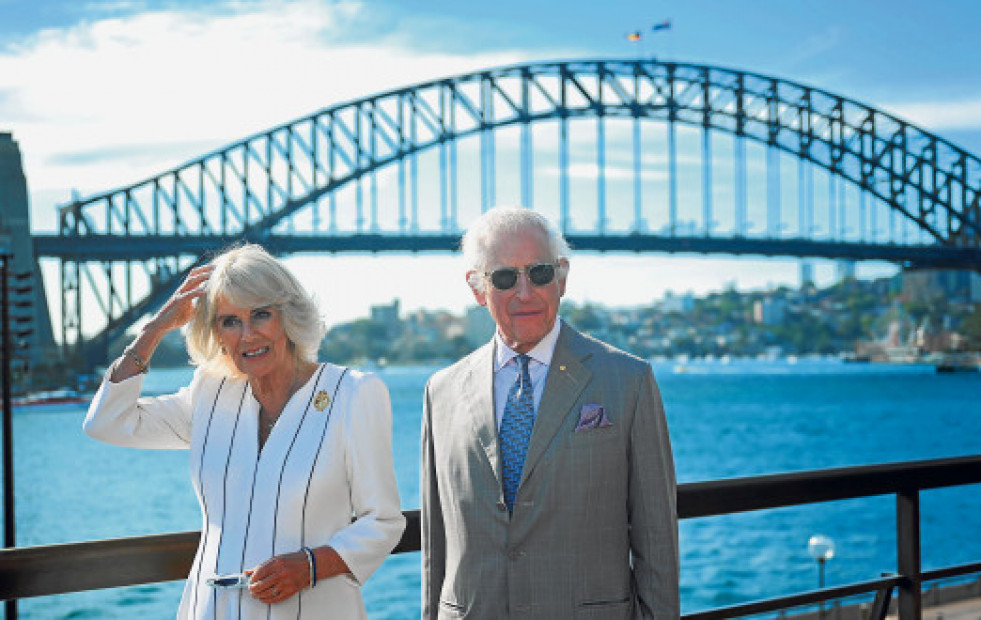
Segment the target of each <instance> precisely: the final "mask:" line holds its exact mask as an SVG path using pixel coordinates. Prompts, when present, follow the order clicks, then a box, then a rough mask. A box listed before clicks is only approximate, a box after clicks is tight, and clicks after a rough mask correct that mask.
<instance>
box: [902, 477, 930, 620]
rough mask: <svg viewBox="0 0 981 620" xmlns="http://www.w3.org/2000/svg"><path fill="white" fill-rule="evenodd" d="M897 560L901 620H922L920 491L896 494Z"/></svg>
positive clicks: (909, 490)
mask: <svg viewBox="0 0 981 620" xmlns="http://www.w3.org/2000/svg"><path fill="white" fill-rule="evenodd" d="M896 557H897V560H898V563H899V574H900V576H901V577H903V581H902V583H900V584H899V597H898V603H899V618H900V620H919V619H920V617H921V613H922V610H923V597H922V594H921V581H922V580H921V578H920V492H919V490H917V489H907V490H904V491H901V492H899V493H898V494H897V495H896Z"/></svg>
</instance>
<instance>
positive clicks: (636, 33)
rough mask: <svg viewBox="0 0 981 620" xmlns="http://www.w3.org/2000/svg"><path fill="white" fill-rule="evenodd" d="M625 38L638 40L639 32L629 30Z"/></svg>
mask: <svg viewBox="0 0 981 620" xmlns="http://www.w3.org/2000/svg"><path fill="white" fill-rule="evenodd" d="M627 40H628V41H640V33H639V32H631V33H630V34H628V35H627Z"/></svg>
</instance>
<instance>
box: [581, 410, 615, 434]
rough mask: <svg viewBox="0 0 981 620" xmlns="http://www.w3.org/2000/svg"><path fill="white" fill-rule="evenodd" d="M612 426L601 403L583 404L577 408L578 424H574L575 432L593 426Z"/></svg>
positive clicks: (592, 427)
mask: <svg viewBox="0 0 981 620" xmlns="http://www.w3.org/2000/svg"><path fill="white" fill-rule="evenodd" d="M607 426H613V422H611V421H610V418H609V416H607V415H606V409H604V408H603V405H583V406H582V409H580V410H579V424H577V425H576V432H577V433H578V432H579V431H585V430H590V429H594V428H606V427H607Z"/></svg>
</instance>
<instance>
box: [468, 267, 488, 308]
mask: <svg viewBox="0 0 981 620" xmlns="http://www.w3.org/2000/svg"><path fill="white" fill-rule="evenodd" d="M479 277H480V274H479V273H477V272H476V271H468V272H467V286H469V287H470V292H471V293H473V298H474V299H476V300H477V303H478V304H480V305H481V306H485V307H486V306H487V294H486V293H484V292H483V291H482V290H480V288H478V287H479V280H478V279H477V278H479Z"/></svg>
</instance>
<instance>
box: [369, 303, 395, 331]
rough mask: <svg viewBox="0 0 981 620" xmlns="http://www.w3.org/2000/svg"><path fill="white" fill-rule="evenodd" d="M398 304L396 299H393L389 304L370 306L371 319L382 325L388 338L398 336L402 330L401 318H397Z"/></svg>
mask: <svg viewBox="0 0 981 620" xmlns="http://www.w3.org/2000/svg"><path fill="white" fill-rule="evenodd" d="M400 305H401V302H399V300H398V299H393V300H392V303H391V304H388V305H381V306H372V307H371V320H372V321H374V322H376V323H381V324H382V325H384V326H385V333H386V334H388V336H389V337H390V338H394V337H395V336H398V335H399V333H401V331H402V319H400V318H399V306H400Z"/></svg>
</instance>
